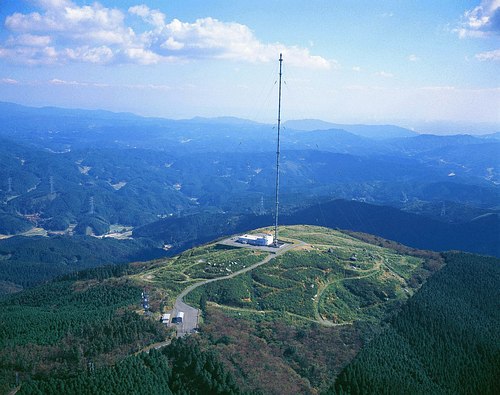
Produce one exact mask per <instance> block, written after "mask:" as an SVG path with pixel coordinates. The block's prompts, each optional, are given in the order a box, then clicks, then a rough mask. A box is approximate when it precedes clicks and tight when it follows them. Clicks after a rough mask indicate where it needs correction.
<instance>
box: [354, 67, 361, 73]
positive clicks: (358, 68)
mask: <svg viewBox="0 0 500 395" xmlns="http://www.w3.org/2000/svg"><path fill="white" fill-rule="evenodd" d="M352 70H353V71H356V72H358V73H359V72H360V71H361V67H359V66H354V67H353V68H352Z"/></svg>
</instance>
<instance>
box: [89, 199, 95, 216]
mask: <svg viewBox="0 0 500 395" xmlns="http://www.w3.org/2000/svg"><path fill="white" fill-rule="evenodd" d="M89 206H90V210H89V214H90V215H94V213H95V207H94V197H93V196H91V197H90V198H89Z"/></svg>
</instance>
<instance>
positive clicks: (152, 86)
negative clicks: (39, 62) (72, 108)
mask: <svg viewBox="0 0 500 395" xmlns="http://www.w3.org/2000/svg"><path fill="white" fill-rule="evenodd" d="M6 83H7V82H6ZM16 83H17V81H16ZM45 83H47V84H49V85H55V86H70V87H71V86H87V87H94V88H112V89H116V88H125V89H135V90H161V91H169V90H172V87H171V86H169V85H163V84H106V83H98V82H84V81H75V80H73V81H68V80H62V79H59V78H53V79H51V80H49V81H46V82H45Z"/></svg>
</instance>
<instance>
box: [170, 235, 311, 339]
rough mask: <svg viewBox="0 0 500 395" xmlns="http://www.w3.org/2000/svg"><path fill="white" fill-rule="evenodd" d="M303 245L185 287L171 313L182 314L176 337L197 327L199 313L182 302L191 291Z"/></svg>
mask: <svg viewBox="0 0 500 395" xmlns="http://www.w3.org/2000/svg"><path fill="white" fill-rule="evenodd" d="M304 245H306V243H304V242H302V241H299V242H297V243H295V244H287V245H285V246H283V247H281V248H280V249H279V250H278V251H276V252H275V253H274V254H269V255H268V256H267V257H265V258H264V259H263V260H262V261H260V262H257V263H254V264H253V265H251V266H248V267H246V268H244V269H241V270H238V271H237V272H234V273H231V274H229V275H227V276H223V277H217V278H211V279H208V280H203V281H200V282H198V283H195V284H192V285H190V286H189V287H187V288H186V289H185V290H184V291H182V292H181V293H180V295H179V296H177V299H176V300H175V303H174V308H173V310H172V312H171V314H172V317H175V316H176V315H177V314H178V313H179V312H181V311H182V312H183V313H184V318H183V322H182V324H177V337H182V336H185V335H186V334H189V333H193V331H194V330H195V328H197V327H198V318H199V314H200V311H199V310H198V309H195V308H194V307H192V306H190V305H188V304H187V303H185V302H184V300H183V299H184V297H185V296H186V295H187V294H189V293H190V292H191V291H193V290H194V289H196V288H198V287H201V286H202V285H205V284H209V283H213V282H216V281H222V280H228V279H231V278H234V277H236V276H239V275H240V274H243V273H247V272H249V271H250V270H254V269H255V268H257V267H259V266H262V265H264V264H266V263H268V262H269V261H271V260H272V259H275V258H276V257H277V256H280V255H282V254H284V253H285V252H287V251H290V250H292V249H295V248H300V247H302V246H304Z"/></svg>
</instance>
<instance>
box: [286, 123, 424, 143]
mask: <svg viewBox="0 0 500 395" xmlns="http://www.w3.org/2000/svg"><path fill="white" fill-rule="evenodd" d="M284 125H285V126H286V127H288V128H290V129H296V130H304V131H314V130H328V129H343V130H345V131H347V132H350V133H352V134H356V135H358V136H363V137H367V138H371V139H388V138H398V137H412V136H416V135H417V133H415V132H414V131H412V130H410V129H406V128H402V127H400V126H395V125H345V124H338V123H331V122H325V121H321V120H319V119H301V120H291V121H286V122H285V123H284Z"/></svg>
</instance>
